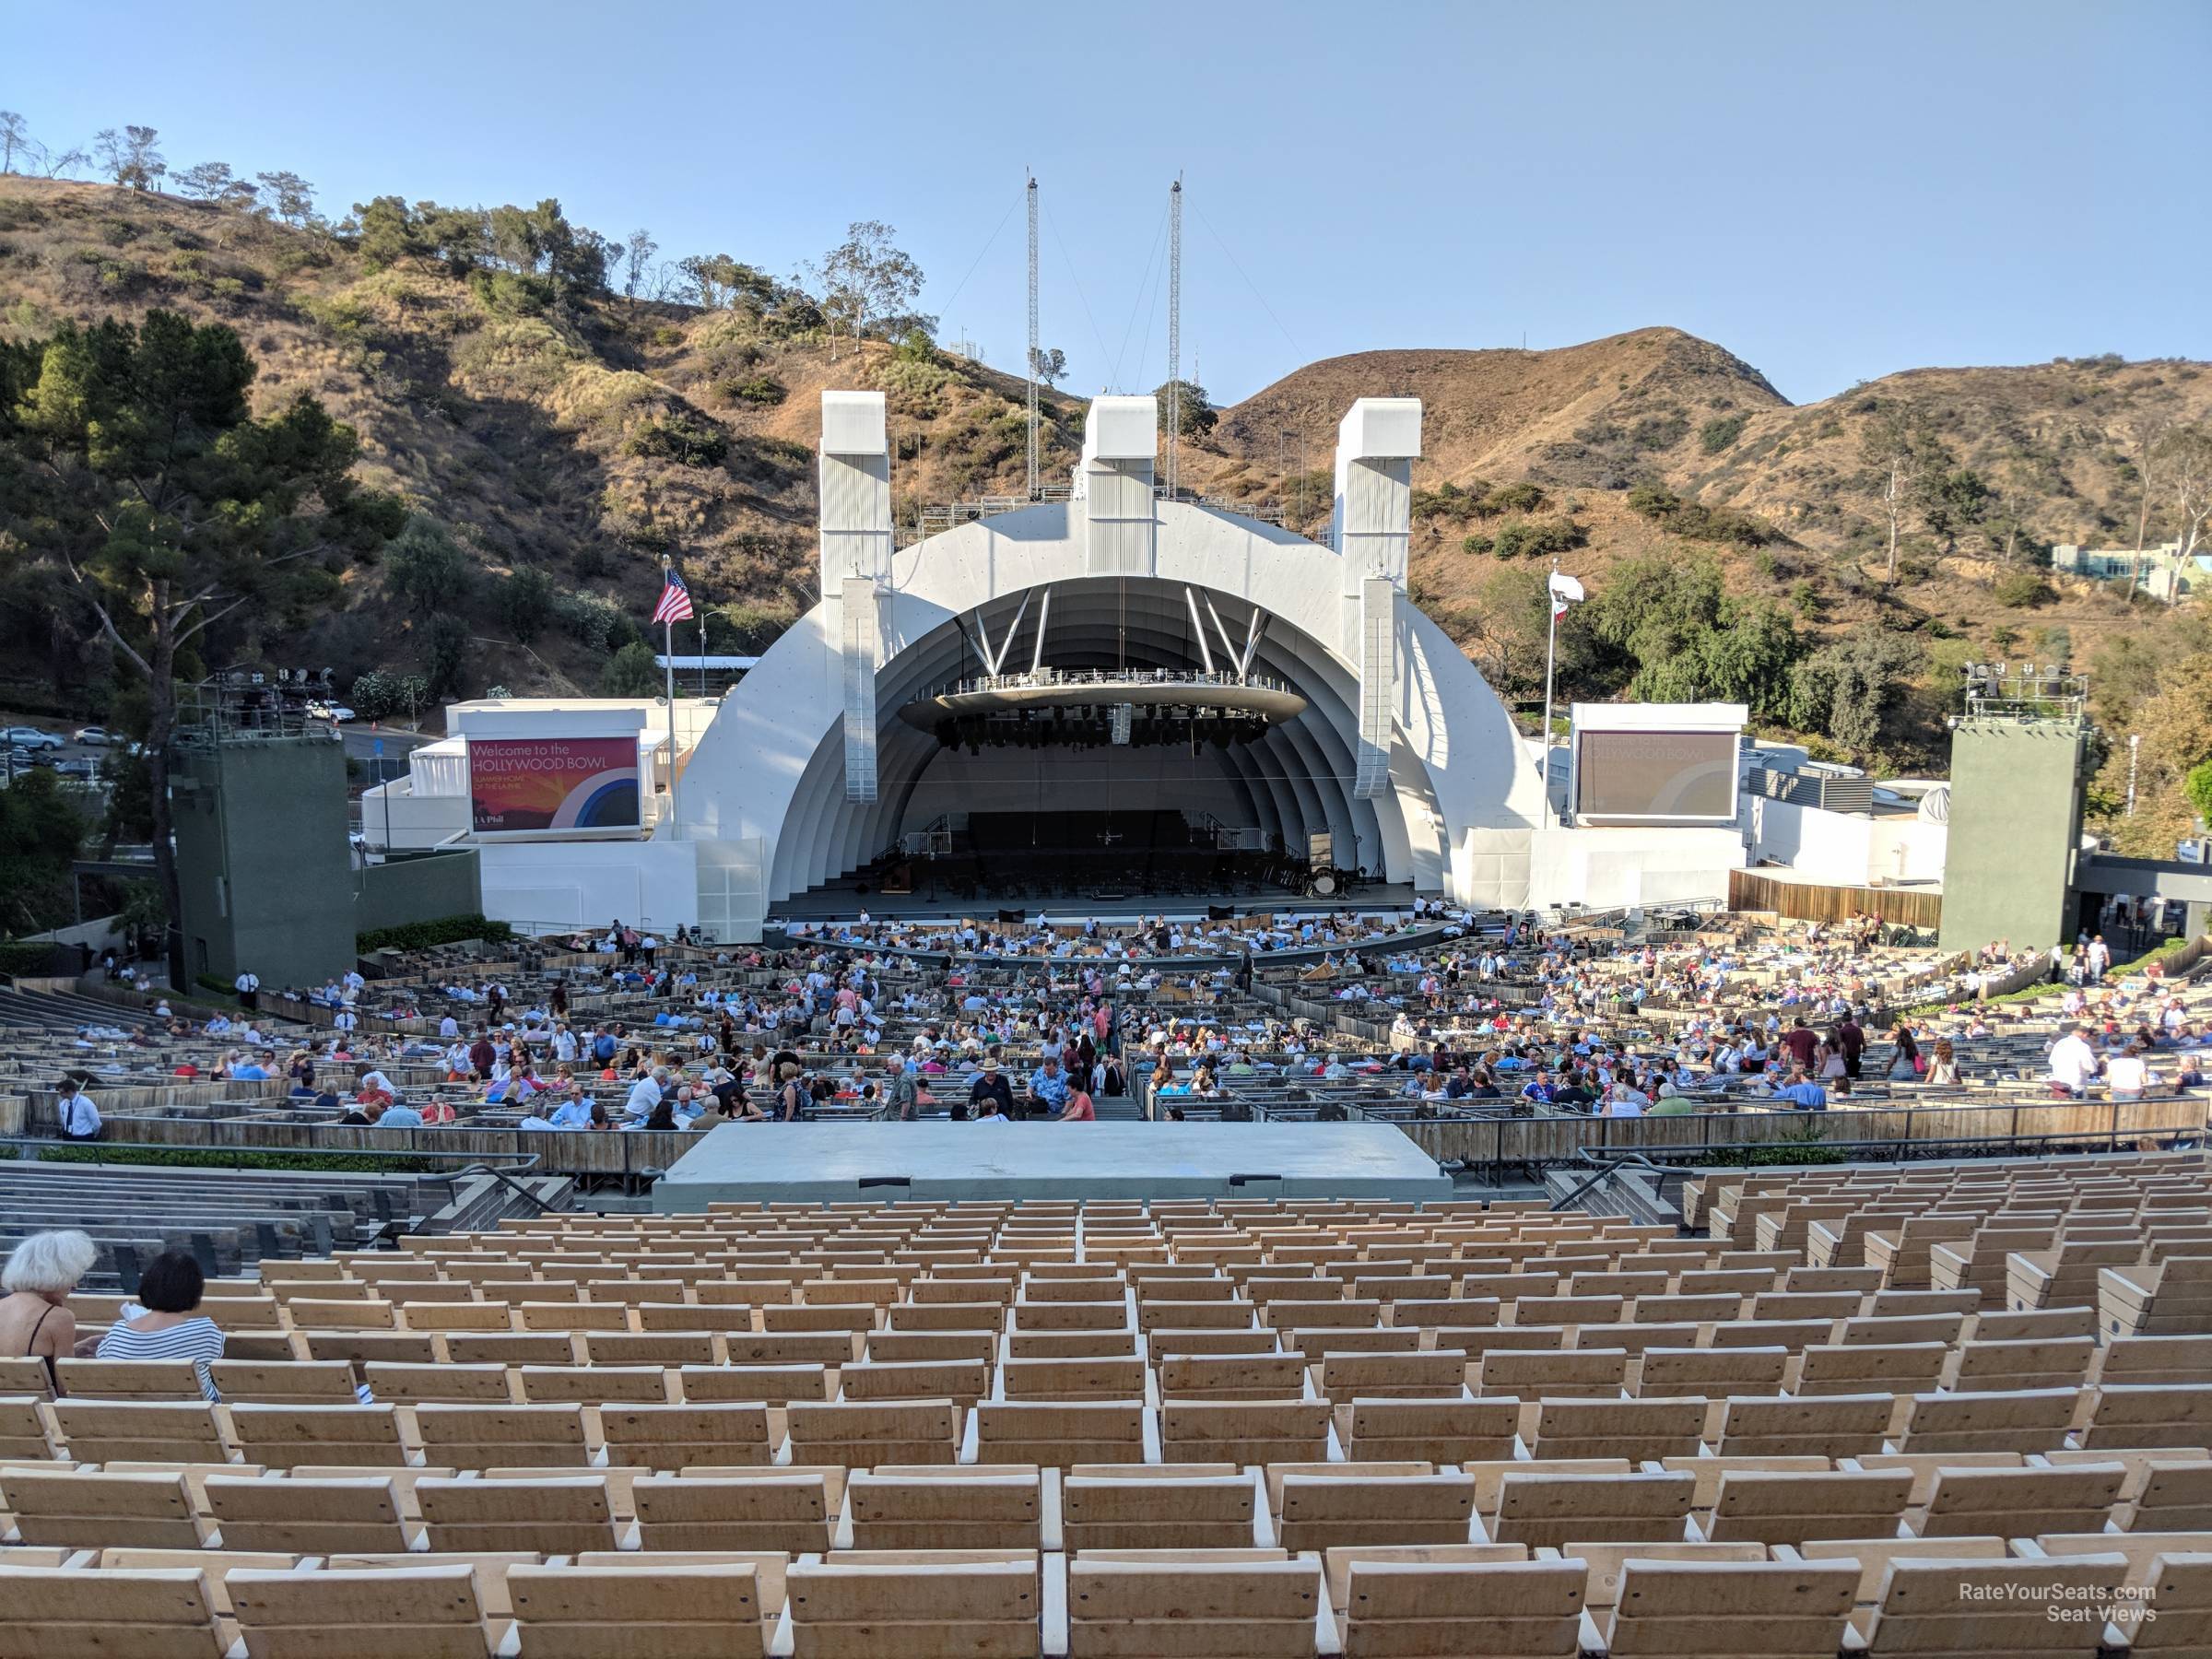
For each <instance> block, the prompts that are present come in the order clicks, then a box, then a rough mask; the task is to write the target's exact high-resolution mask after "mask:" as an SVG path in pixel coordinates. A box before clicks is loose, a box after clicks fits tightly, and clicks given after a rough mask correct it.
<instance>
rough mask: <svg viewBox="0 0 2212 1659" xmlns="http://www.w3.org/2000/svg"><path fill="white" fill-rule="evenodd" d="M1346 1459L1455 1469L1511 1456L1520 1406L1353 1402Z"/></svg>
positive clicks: (1503, 1402) (1463, 1401)
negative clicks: (1415, 1461)
mask: <svg viewBox="0 0 2212 1659" xmlns="http://www.w3.org/2000/svg"><path fill="white" fill-rule="evenodd" d="M1339 1416H1340V1418H1347V1419H1348V1421H1349V1424H1350V1430H1349V1435H1348V1438H1347V1441H1346V1443H1345V1455H1346V1456H1347V1457H1350V1458H1354V1459H1357V1460H1359V1461H1360V1462H1371V1461H1383V1462H1396V1461H1401V1460H1404V1459H1407V1458H1413V1459H1418V1460H1421V1461H1424V1462H1428V1463H1440V1464H1446V1463H1449V1464H1457V1463H1465V1462H1466V1461H1468V1460H1469V1459H1470V1458H1473V1459H1484V1458H1500V1457H1511V1456H1512V1452H1513V1442H1514V1438H1515V1436H1516V1434H1517V1433H1518V1431H1519V1423H1520V1417H1521V1402H1520V1401H1519V1400H1517V1399H1513V1398H1511V1397H1508V1398H1504V1399H1494V1400H1477V1399H1470V1398H1460V1399H1441V1400H1436V1399H1412V1400H1406V1399H1385V1400H1371V1399H1364V1398H1355V1399H1354V1400H1353V1401H1352V1403H1351V1406H1350V1409H1349V1411H1348V1412H1342V1411H1340V1412H1339Z"/></svg>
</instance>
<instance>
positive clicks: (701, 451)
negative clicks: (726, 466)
mask: <svg viewBox="0 0 2212 1659" xmlns="http://www.w3.org/2000/svg"><path fill="white" fill-rule="evenodd" d="M623 447H624V448H626V449H627V450H629V453H631V454H633V455H644V456H648V457H651V458H653V459H655V460H661V461H673V462H675V463H676V464H677V465H678V466H695V467H699V468H700V469H701V470H702V471H707V470H712V469H713V468H715V467H718V466H720V465H722V464H723V463H724V461H726V460H728V459H729V457H730V439H729V434H728V433H726V432H724V430H723V429H721V428H720V427H713V426H709V425H708V424H707V423H706V422H704V421H701V420H692V419H689V418H687V417H685V416H682V415H671V416H669V417H668V418H666V419H665V420H649V421H647V422H646V423H645V424H644V425H643V426H641V427H640V428H639V429H637V430H636V431H635V432H633V433H631V434H630V439H629V442H628V443H627V444H625V445H624V446H623Z"/></svg>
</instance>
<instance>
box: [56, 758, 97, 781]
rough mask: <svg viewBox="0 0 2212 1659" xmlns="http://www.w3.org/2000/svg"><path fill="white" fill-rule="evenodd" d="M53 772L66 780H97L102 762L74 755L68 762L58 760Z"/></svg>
mask: <svg viewBox="0 0 2212 1659" xmlns="http://www.w3.org/2000/svg"><path fill="white" fill-rule="evenodd" d="M53 770H54V771H57V772H59V773H61V775H62V776H63V777H65V778H97V777H99V776H100V762H99V761H97V760H95V759H92V758H91V757H90V756H89V755H72V756H70V757H69V759H66V760H56V761H55V762H54V763H53Z"/></svg>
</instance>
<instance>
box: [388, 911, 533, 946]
mask: <svg viewBox="0 0 2212 1659" xmlns="http://www.w3.org/2000/svg"><path fill="white" fill-rule="evenodd" d="M513 936H514V929H512V927H509V926H508V925H507V924H506V923H504V922H487V921H486V920H485V919H484V918H483V917H481V916H476V915H469V916H440V917H439V918H438V919H437V920H435V921H432V922H403V923H401V924H399V925H398V926H397V927H372V928H371V929H370V930H369V931H368V932H367V933H365V934H356V935H354V940H353V945H354V948H355V949H356V950H358V951H359V952H360V953H361V954H362V955H363V956H367V955H368V954H369V953H370V952H371V951H372V950H428V949H429V947H431V946H433V945H458V944H459V943H460V942H461V941H462V940H464V939H482V940H484V941H485V942H487V943H488V944H500V943H504V942H505V941H506V940H508V939H512V937H513Z"/></svg>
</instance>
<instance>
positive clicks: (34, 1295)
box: [0, 1232, 99, 1394]
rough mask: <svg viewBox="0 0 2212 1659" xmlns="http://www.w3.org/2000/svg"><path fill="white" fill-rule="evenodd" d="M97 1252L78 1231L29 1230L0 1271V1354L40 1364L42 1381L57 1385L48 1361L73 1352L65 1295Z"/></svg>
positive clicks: (73, 1323) (73, 1327) (73, 1335)
mask: <svg viewBox="0 0 2212 1659" xmlns="http://www.w3.org/2000/svg"><path fill="white" fill-rule="evenodd" d="M98 1253H99V1252H98V1251H97V1250H96V1249H95V1248H94V1246H93V1243H92V1241H91V1239H90V1238H89V1237H88V1236H87V1235H86V1234H84V1233H81V1232H42V1233H33V1234H31V1235H30V1237H29V1238H28V1239H25V1240H24V1241H23V1242H22V1243H20V1244H18V1245H17V1246H16V1248H15V1253H13V1254H12V1255H10V1256H9V1257H8V1258H7V1266H6V1269H5V1270H0V1290H5V1291H6V1292H7V1294H6V1296H4V1297H0V1354H4V1355H9V1356H15V1357H20V1358H23V1359H42V1360H44V1361H45V1363H46V1382H47V1384H48V1385H49V1386H50V1387H53V1389H54V1392H55V1393H57V1394H58V1393H60V1386H59V1383H58V1381H57V1379H56V1377H55V1375H54V1368H53V1362H54V1361H55V1360H56V1359H68V1358H69V1357H70V1356H71V1355H73V1354H74V1353H75V1352H76V1315H75V1314H74V1313H72V1312H69V1309H68V1306H67V1303H68V1300H69V1293H70V1292H71V1291H73V1290H75V1289H76V1285H77V1281H78V1280H79V1279H81V1278H83V1277H85V1275H86V1274H88V1273H89V1272H90V1271H91V1270H92V1263H93V1259H94V1258H95V1257H96V1256H97V1255H98Z"/></svg>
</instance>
